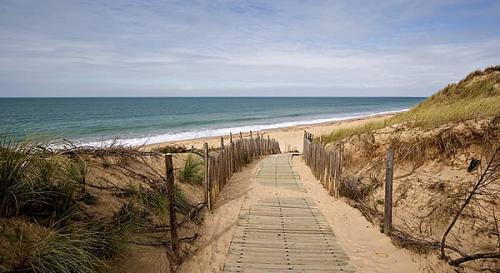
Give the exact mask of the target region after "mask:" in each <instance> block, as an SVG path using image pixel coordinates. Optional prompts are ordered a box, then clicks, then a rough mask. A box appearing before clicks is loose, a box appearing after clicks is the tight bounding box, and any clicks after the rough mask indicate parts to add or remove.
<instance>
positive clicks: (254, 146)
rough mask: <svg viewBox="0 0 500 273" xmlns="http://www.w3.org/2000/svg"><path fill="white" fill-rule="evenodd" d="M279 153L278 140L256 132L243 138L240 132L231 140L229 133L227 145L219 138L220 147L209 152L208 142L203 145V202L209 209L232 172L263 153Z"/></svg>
mask: <svg viewBox="0 0 500 273" xmlns="http://www.w3.org/2000/svg"><path fill="white" fill-rule="evenodd" d="M279 153H281V150H280V146H279V143H278V141H276V140H274V139H270V138H269V136H268V137H267V138H264V137H262V135H259V134H258V133H257V136H256V137H253V135H252V132H250V137H249V138H243V134H242V133H240V135H239V139H237V140H233V135H232V134H231V135H230V139H229V143H228V145H224V138H221V146H220V149H218V150H216V151H212V152H210V151H209V149H208V144H207V143H205V145H204V159H205V182H204V183H205V203H206V204H207V207H208V209H209V210H211V209H212V204H213V203H214V202H215V200H217V197H218V196H219V193H220V191H221V189H222V188H223V187H224V185H226V183H227V181H228V180H229V179H230V178H231V176H232V174H233V173H235V172H238V171H240V170H241V169H242V168H243V167H244V166H245V165H247V164H248V163H250V162H252V161H253V160H254V159H256V158H259V157H261V156H263V155H269V154H279Z"/></svg>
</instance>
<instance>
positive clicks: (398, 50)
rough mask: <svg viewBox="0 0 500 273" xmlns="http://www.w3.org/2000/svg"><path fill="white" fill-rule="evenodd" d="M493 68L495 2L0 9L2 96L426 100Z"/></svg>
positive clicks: (306, 1) (124, 2)
mask: <svg viewBox="0 0 500 273" xmlns="http://www.w3.org/2000/svg"><path fill="white" fill-rule="evenodd" d="M498 64H500V1H497V0H493V1H481V0H474V1H471V0H464V1H461V0H456V1H451V0H450V1H425V0H423V1H415V0H411V1H406V0H388V1H371V0H370V1H357V0H348V1H322V0H315V1H312V0H303V1H294V0H282V1H281V0H263V1H217V0H206V1H190V0H180V1H168V0H162V1H160V0H136V1H132V0H121V1H114V0H113V1H108V0H106V1H102V0H43V1H42V0H0V97H25V96H26V97H54V96H55V97H61V96H62V97H66V96H68V97H73V96H77V97H82V96H90V97H100V96H106V97H110V96H111V97H113V96H125V97H129V96H428V95H430V94H432V93H434V92H436V91H438V90H439V89H440V88H442V87H444V86H446V85H447V84H448V83H450V82H456V81H458V80H460V79H461V78H463V77H464V76H465V75H466V74H468V73H469V72H471V71H473V70H476V69H484V68H485V67H488V66H492V65H498Z"/></svg>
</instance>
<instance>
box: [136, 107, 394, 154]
mask: <svg viewBox="0 0 500 273" xmlns="http://www.w3.org/2000/svg"><path fill="white" fill-rule="evenodd" d="M393 115H395V114H382V115H375V116H369V117H362V118H353V119H347V120H343V121H332V122H325V123H318V124H308V125H297V126H292V127H284V128H276V129H270V130H263V131H256V132H252V133H253V136H254V137H255V136H256V134H257V133H259V134H261V135H262V134H263V135H264V137H266V138H267V136H269V137H270V138H274V139H276V140H277V141H278V142H279V143H280V147H281V151H282V152H287V151H295V150H297V151H302V141H303V136H304V130H307V131H308V132H310V133H313V134H314V135H317V136H319V135H321V134H327V133H330V132H332V131H333V130H335V129H339V128H348V127H354V126H358V125H360V124H363V123H365V122H369V121H377V120H383V119H386V118H388V117H391V116H393ZM239 133H240V132H234V133H233V138H238V137H240V136H239ZM242 133H243V137H248V136H249V132H242ZM221 137H223V138H224V143H229V135H225V136H218V137H207V138H196V139H189V140H179V141H170V142H162V143H155V144H149V145H145V146H144V149H146V150H152V149H155V148H158V147H162V146H166V145H184V146H186V147H191V146H194V147H195V148H198V149H201V148H203V144H204V143H205V142H206V143H208V146H209V147H218V146H220V139H221Z"/></svg>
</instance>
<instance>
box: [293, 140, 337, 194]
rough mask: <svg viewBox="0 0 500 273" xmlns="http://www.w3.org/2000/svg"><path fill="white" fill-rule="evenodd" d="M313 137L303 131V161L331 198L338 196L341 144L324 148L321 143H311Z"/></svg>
mask: <svg viewBox="0 0 500 273" xmlns="http://www.w3.org/2000/svg"><path fill="white" fill-rule="evenodd" d="M313 139H314V136H313V134H311V133H308V132H305V131H304V146H303V147H304V148H303V154H304V160H305V162H306V164H307V165H308V166H309V168H311V171H312V173H313V174H314V176H315V177H316V179H318V180H319V181H320V182H321V184H322V185H323V187H325V189H327V190H328V192H329V193H330V195H331V196H335V197H338V196H339V187H340V183H341V181H342V150H343V146H342V144H339V145H337V146H334V147H331V148H328V149H327V148H326V147H325V146H324V145H323V144H321V143H314V142H313Z"/></svg>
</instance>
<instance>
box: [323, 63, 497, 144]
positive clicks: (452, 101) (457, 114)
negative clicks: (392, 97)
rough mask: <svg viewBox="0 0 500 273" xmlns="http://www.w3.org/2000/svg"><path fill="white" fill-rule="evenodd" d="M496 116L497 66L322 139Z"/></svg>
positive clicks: (436, 125) (335, 139)
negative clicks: (410, 105) (396, 126)
mask: <svg viewBox="0 0 500 273" xmlns="http://www.w3.org/2000/svg"><path fill="white" fill-rule="evenodd" d="M496 115H500V66H496V67H491V68H487V69H485V71H475V72H473V73H471V74H469V75H468V76H467V77H466V78H465V79H464V80H462V81H460V82H459V83H458V84H450V85H448V86H447V87H446V88H444V89H443V90H441V91H439V92H438V93H436V94H434V95H432V96H431V97H429V98H428V99H426V100H425V101H423V102H421V103H420V104H418V105H417V106H415V107H413V108H412V109H410V110H409V111H407V112H403V113H400V114H397V115H395V116H393V117H390V118H388V119H385V120H381V121H371V122H367V123H365V124H362V125H360V126H355V127H351V128H340V129H337V130H335V131H333V132H331V133H330V134H328V135H324V136H322V141H323V142H324V143H333V142H336V141H339V140H342V139H344V138H348V137H351V136H355V135H360V134H363V133H367V132H371V131H375V130H379V129H382V128H384V127H387V126H391V125H394V124H401V125H404V126H408V127H411V128H415V127H419V128H424V129H429V128H435V127H438V126H440V125H443V124H446V123H450V122H460V121H464V120H469V119H475V118H487V117H493V116H496Z"/></svg>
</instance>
